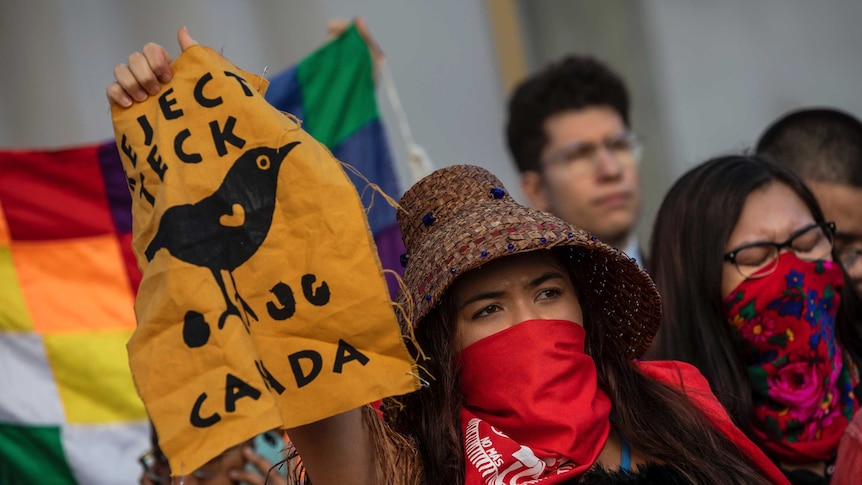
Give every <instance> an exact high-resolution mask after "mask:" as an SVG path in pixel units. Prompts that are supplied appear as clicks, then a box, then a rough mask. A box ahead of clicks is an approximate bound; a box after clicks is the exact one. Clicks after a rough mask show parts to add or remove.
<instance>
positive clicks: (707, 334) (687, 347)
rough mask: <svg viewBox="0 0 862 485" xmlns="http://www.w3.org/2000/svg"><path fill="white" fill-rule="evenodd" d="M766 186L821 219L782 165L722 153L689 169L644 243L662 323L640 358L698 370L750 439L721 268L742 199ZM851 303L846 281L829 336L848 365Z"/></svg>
mask: <svg viewBox="0 0 862 485" xmlns="http://www.w3.org/2000/svg"><path fill="white" fill-rule="evenodd" d="M773 183H780V184H783V185H786V186H787V187H788V188H790V189H791V190H793V192H794V193H796V195H798V196H799V198H800V199H801V200H802V201H803V202H804V203H805V205H806V206H807V207H808V210H809V211H810V212H811V216H812V217H813V218H814V220H815V221H816V222H823V221H824V218H823V212H822V211H821V210H820V206H819V205H818V204H817V200H816V199H815V198H814V195H812V193H811V191H810V190H808V188H807V187H805V184H804V183H803V182H802V180H800V179H799V178H798V177H797V176H796V175H794V174H793V173H792V172H790V171H789V170H787V169H786V168H784V167H783V166H781V165H779V164H777V163H775V162H773V161H770V160H769V159H766V158H763V157H760V156H725V157H719V158H715V159H712V160H708V161H706V162H704V163H703V164H701V165H699V166H697V167H695V168H694V169H692V170H690V171H688V172H687V173H686V174H685V175H683V176H682V177H681V178H680V179H679V180H678V181H677V182H676V183H675V184H674V185H673V187H671V189H670V191H669V192H668V194H667V196H665V199H664V201H663V202H662V205H661V208H660V209H659V212H658V215H657V216H656V221H655V226H654V228H653V235H652V240H651V241H650V253H649V254H650V260H649V261H650V267H649V271H650V274H651V275H652V277H653V280H654V281H655V283H656V286H657V287H658V289H659V292H660V293H661V295H662V322H661V327H660V328H659V331H658V334H657V335H656V338H655V339H654V340H653V343H652V345H651V347H650V349H649V350H648V351H647V354H646V357H647V358H649V359H674V360H682V361H685V362H688V363H690V364H693V365H694V366H696V367H697V368H698V369H700V371H701V372H702V373H703V374H704V375H705V376H706V378H707V380H708V381H709V383H710V386H711V387H712V391H713V392H714V393H715V395H716V397H718V399H719V401H720V402H721V403H722V404H723V405H724V407H725V409H727V411H728V412H729V413H730V415H731V417H733V419H734V421H735V422H736V424H737V426H739V427H740V428H741V429H742V430H743V431H744V432H746V434H748V435H749V436H751V435H752V420H751V419H752V418H751V414H752V410H753V404H752V400H751V390H750V387H749V381H748V375H747V372H746V367H745V363H744V362H745V360H744V358H743V353H742V349H741V348H740V345H739V344H738V343H737V342H736V341H735V340H734V339H733V336H732V334H731V332H730V325H728V323H727V319H726V317H725V313H724V305H723V298H722V291H721V284H722V281H721V277H722V265H723V263H724V253H725V250H726V249H725V245H726V244H727V241H728V239H729V238H730V234H731V233H732V231H733V229H734V227H735V226H736V222H737V220H738V219H739V216H740V214H741V212H742V209H743V206H744V205H745V201H746V199H747V197H748V196H749V194H751V193H752V192H754V191H756V190H758V189H762V188H765V187H767V186H768V185H770V184H773ZM763 217H769V215H768V214H763ZM833 259H834V255H833ZM845 281H849V280H848V278H847V276H846V274H845ZM856 301H857V298H855V295H854V294H853V289H852V288H851V285H849V284H845V285H844V291H843V293H842V300H841V307H840V308H839V314H838V318H837V319H836V336H837V340H838V342H839V343H840V344H846V345H842V346H843V347H844V349H845V350H846V351H848V352H849V353H850V355H851V357H852V358H853V359H854V360H856V359H857V358H858V353H859V351H860V350H862V347H860V346H859V341H860V340H859V337H858V334H857V333H856V332H854V329H853V328H852V326H851V323H850V318H849V316H850V314H851V313H850V312H851V311H853V312H854V313H853V314H855V310H850V308H851V306H853V305H854V304H855V302H856Z"/></svg>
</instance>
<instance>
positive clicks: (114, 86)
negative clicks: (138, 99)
mask: <svg viewBox="0 0 862 485" xmlns="http://www.w3.org/2000/svg"><path fill="white" fill-rule="evenodd" d="M105 94H106V95H107V96H108V101H109V102H111V103H114V104H116V105H118V106H122V107H123V108H128V107H129V106H131V105H132V98H130V97H129V95H128V94H126V91H125V90H123V87H122V86H120V84H119V83H118V82H116V81H114V82H111V83H109V84H108V87H107V89H106V90H105Z"/></svg>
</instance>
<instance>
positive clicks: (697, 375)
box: [635, 360, 712, 395]
mask: <svg viewBox="0 0 862 485" xmlns="http://www.w3.org/2000/svg"><path fill="white" fill-rule="evenodd" d="M635 366H636V367H637V368H638V370H639V371H640V372H641V373H642V374H643V375H645V376H647V377H650V378H652V379H655V380H657V381H659V382H661V383H662V384H665V385H669V386H672V387H675V388H677V389H679V390H681V391H683V392H685V393H689V392H690V391H697V392H707V393H708V394H709V395H712V391H711V390H710V387H709V382H708V381H707V380H706V377H704V375H703V374H702V373H701V372H700V370H698V368H697V367H695V366H693V365H691V364H689V363H688V362H682V361H679V360H639V361H635Z"/></svg>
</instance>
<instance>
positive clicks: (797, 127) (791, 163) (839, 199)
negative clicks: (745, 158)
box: [757, 108, 862, 295]
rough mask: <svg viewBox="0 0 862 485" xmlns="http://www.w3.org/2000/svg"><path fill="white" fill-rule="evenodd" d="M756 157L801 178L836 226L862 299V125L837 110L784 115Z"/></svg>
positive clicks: (839, 243)
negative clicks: (769, 159) (775, 163)
mask: <svg viewBox="0 0 862 485" xmlns="http://www.w3.org/2000/svg"><path fill="white" fill-rule="evenodd" d="M757 153H759V154H763V155H768V156H770V157H772V158H773V159H775V160H776V161H778V162H779V163H781V164H783V165H785V166H786V167H788V168H790V169H791V170H793V171H794V172H796V174H798V175H799V176H800V177H802V179H803V180H804V181H805V183H806V184H807V185H808V187H809V188H810V189H811V191H812V192H814V195H815V196H816V197H817V201H818V202H819V203H820V207H822V208H823V213H824V214H825V216H826V218H827V219H829V220H832V221H835V223H836V225H837V233H836V236H835V246H836V250H837V254H838V259H839V260H840V261H841V263H842V264H843V265H844V267H845V269H846V270H847V272H848V274H849V275H850V277H851V278H852V279H853V283H854V286H855V288H856V291H857V293H858V294H860V295H862V122H860V121H859V120H858V119H856V118H854V117H853V116H851V115H849V114H847V113H844V112H841V111H838V110H834V109H827V108H816V109H803V110H799V111H794V112H791V113H788V114H785V115H784V116H782V117H781V118H779V119H778V120H776V121H775V122H774V123H773V124H772V125H771V126H770V127H769V128H767V129H766V131H765V132H764V133H763V135H762V136H761V137H760V141H758V143H757Z"/></svg>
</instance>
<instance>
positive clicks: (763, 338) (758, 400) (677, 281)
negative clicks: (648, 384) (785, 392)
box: [647, 156, 858, 462]
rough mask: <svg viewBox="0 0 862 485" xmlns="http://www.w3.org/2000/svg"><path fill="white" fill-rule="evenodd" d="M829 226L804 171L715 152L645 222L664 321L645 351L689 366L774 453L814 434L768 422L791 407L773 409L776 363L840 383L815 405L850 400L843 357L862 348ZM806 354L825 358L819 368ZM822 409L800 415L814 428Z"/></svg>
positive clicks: (837, 405)
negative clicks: (651, 221)
mask: <svg viewBox="0 0 862 485" xmlns="http://www.w3.org/2000/svg"><path fill="white" fill-rule="evenodd" d="M833 234H834V226H833V225H831V224H829V221H827V220H826V219H825V218H824V216H823V213H822V211H821V210H820V207H819V206H818V204H817V201H816V199H815V198H814V196H813V194H812V193H811V191H810V190H809V189H808V188H807V187H806V186H805V184H804V183H803V182H802V180H801V179H800V178H799V177H797V176H796V175H795V174H794V173H793V172H791V171H790V170H788V169H787V168H785V167H783V166H781V165H779V164H777V163H775V162H773V161H771V160H768V159H766V158H762V157H759V156H750V157H749V156H726V157H719V158H715V159H712V160H708V161H706V162H704V163H703V164H701V165H698V166H697V167H695V168H693V169H691V170H690V171H688V172H687V173H686V174H684V175H683V176H682V177H681V178H680V179H679V180H677V182H676V183H675V184H674V185H673V186H672V187H671V189H670V191H669V192H668V194H667V195H666V196H665V199H664V201H663V202H662V205H661V207H660V209H659V212H658V215H657V217H656V221H655V226H654V228H653V234H652V240H651V244H650V251H651V252H650V268H649V269H650V273H651V275H652V277H653V279H654V281H655V282H656V286H657V287H658V289H659V291H660V293H661V295H662V323H661V326H660V328H659V331H658V334H657V335H656V338H655V340H654V341H653V344H652V346H651V348H650V350H649V351H648V354H647V355H648V357H649V358H651V359H676V360H683V361H687V362H690V363H692V364H694V365H695V366H697V367H698V368H699V369H700V371H701V372H702V373H703V374H704V375H705V376H706V378H707V380H708V381H709V383H710V386H711V387H712V390H713V391H714V392H715V394H716V397H718V399H719V400H720V401H721V402H722V404H723V405H724V407H725V408H726V409H727V410H728V412H729V413H730V414H731V416H732V417H733V418H734V421H735V422H736V423H737V424H738V425H739V426H740V428H742V429H743V430H744V431H746V433H748V434H749V435H750V436H751V437H752V438H753V439H754V440H755V441H756V442H758V443H759V444H760V445H761V446H763V447H764V450H765V451H766V452H767V454H768V455H770V456H772V457H773V459H775V460H789V461H790V462H792V461H793V459H791V458H789V457H792V456H802V453H803V452H801V451H800V452H799V455H793V454H792V453H791V451H788V450H787V449H785V448H789V447H792V446H796V445H788V443H792V442H793V440H794V439H796V440H797V441H796V442H797V443H804V444H808V443H807V440H809V439H811V440H812V441H813V442H814V444H813V445H811V446H810V449H813V448H817V446H818V443H817V440H819V438H809V437H807V436H802V435H801V434H800V435H799V436H795V437H790V431H788V429H785V428H783V426H784V424H783V422H782V424H778V423H779V421H772V422H773V423H775V425H774V427H773V428H772V429H768V428H769V426H768V425H767V424H766V423H769V422H770V421H769V418H766V417H765V416H770V418H773V416H772V415H771V414H770V413H772V412H775V413H777V414H776V415H775V416H774V418H776V419H781V420H783V419H789V417H793V416H795V414H794V413H796V412H797V409H795V408H794V407H793V406H792V405H789V404H787V403H784V404H785V407H786V408H787V409H784V414H780V412H779V411H780V410H781V409H782V405H781V403H780V402H777V401H776V402H773V397H774V396H776V395H777V394H776V393H777V391H776V389H777V387H773V386H778V384H779V383H780V382H782V381H781V379H782V375H783V374H782V373H783V372H790V370H793V369H795V368H796V367H794V366H798V367H800V368H804V369H810V370H811V373H812V374H811V376H809V377H811V379H809V380H806V381H805V382H806V383H812V382H826V383H829V385H831V386H839V387H840V392H839V390H836V389H831V388H830V389H831V392H832V394H818V393H817V392H813V391H812V395H811V399H812V402H814V404H815V405H816V406H821V405H823V406H824V407H823V408H822V409H825V410H828V411H829V413H832V412H833V411H835V410H836V409H837V410H839V411H841V410H843V406H845V404H846V403H845V401H846V400H847V399H849V400H850V401H852V398H848V397H847V396H848V395H852V385H851V386H849V388H848V385H849V384H851V383H852V382H851V381H852V379H851V378H850V377H848V376H849V370H847V369H849V366H847V365H844V364H843V361H842V359H843V357H842V356H847V352H846V350H847V349H850V348H851V347H853V345H858V339H857V337H854V336H853V334H852V333H851V327H850V325H849V323H848V313H849V312H851V311H852V310H851V308H852V305H853V303H852V302H853V301H855V300H854V299H853V298H849V297H852V296H853V292H852V290H851V289H850V288H849V285H847V284H845V283H844V282H845V275H844V272H843V271H842V270H841V268H840V265H838V264H835V263H833V262H832V260H833V258H834V257H835V253H834V252H833V250H834V248H833V244H832V242H833ZM842 288H843V289H842ZM836 313H837V315H836ZM853 342H855V344H854V343H853ZM837 344H844V353H843V354H842V350H841V349H840V348H839V346H838V345H837ZM857 351H858V349H857ZM821 353H822V356H821ZM812 355H816V357H817V358H818V359H820V357H823V358H822V359H820V362H819V363H818V364H816V365H815V364H813V363H811V362H809V360H810V357H811V356H812ZM851 355H852V352H851ZM790 364H793V365H792V366H791V365H790ZM809 364H811V365H809ZM845 371H846V372H845ZM839 375H840V376H842V377H841V379H844V380H841V379H837V378H836V376H839ZM784 377H785V378H787V377H788V376H787V375H784ZM847 379H851V381H847ZM845 381H847V382H845ZM794 382H795V381H794ZM799 382H801V381H799ZM826 387H827V386H826V385H825V384H824V386H822V387H818V390H819V391H824V390H827V389H826ZM803 388H805V389H803ZM845 388H847V389H845ZM808 390H809V389H807V386H806V385H803V384H799V389H797V391H799V393H800V395H801V394H802V393H807V392H808ZM819 391H818V392H819ZM844 391H847V392H850V393H851V394H847V392H844ZM842 392H843V394H842ZM845 394H846V395H845ZM839 395H840V396H841V398H840V399H839V398H838V396H839ZM829 396H832V400H831V401H829V402H827V401H828V397H829ZM806 399H807V398H806ZM821 400H823V401H821ZM824 403H825V404H824ZM770 406H771V407H770ZM818 409H820V408H818ZM825 414H826V413H824V416H825ZM830 416H831V415H830ZM821 417H823V416H820V415H817V416H815V415H814V414H812V415H810V416H806V417H805V419H812V420H813V421H812V422H811V423H808V422H806V423H805V424H806V425H810V426H811V429H818V427H819V426H821V425H823V423H824V422H825V421H824V422H821V421H819V420H820V418H821ZM824 419H825V418H824ZM830 419H831V418H830ZM802 421H804V419H801V420H800V421H798V422H797V423H796V424H799V423H801V422H802ZM844 424H846V423H844ZM790 426H793V424H790ZM824 426H825V425H824ZM837 431H843V428H842V430H836V432H837ZM793 432H796V430H793ZM818 432H819V431H818ZM800 433H801V432H800ZM831 436H832V435H830V439H831ZM823 439H824V440H825V439H826V432H824V434H823ZM770 443H771V445H770ZM776 443H777V444H776ZM799 446H801V445H799ZM823 446H827V447H828V446H831V442H830V444H825V443H824V444H823ZM835 446H836V447H837V443H835ZM782 447H783V448H782ZM778 448H781V450H783V451H776V450H777V449H778ZM796 451H797V450H793V452H796ZM820 451H822V450H820ZM818 452H819V451H818ZM831 452H832V453H834V449H831ZM811 453H812V454H813V453H814V452H811ZM812 456H813V455H812ZM808 458H810V459H809V461H816V460H815V459H813V458H811V457H810V456H809V457H808ZM796 459H798V460H801V459H802V458H796ZM818 459H819V460H822V459H823V458H818Z"/></svg>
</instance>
